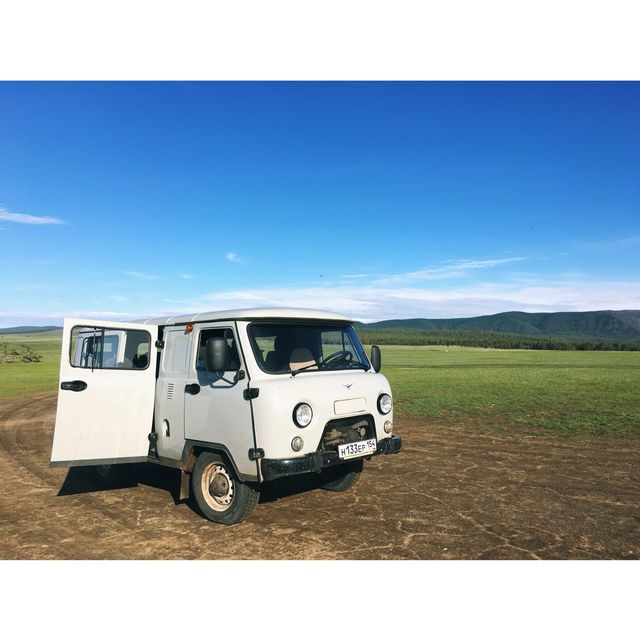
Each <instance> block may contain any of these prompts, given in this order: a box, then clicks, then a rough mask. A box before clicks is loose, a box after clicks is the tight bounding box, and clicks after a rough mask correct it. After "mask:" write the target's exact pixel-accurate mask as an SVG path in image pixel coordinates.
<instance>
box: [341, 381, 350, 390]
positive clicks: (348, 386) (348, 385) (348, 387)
mask: <svg viewBox="0 0 640 640" xmlns="http://www.w3.org/2000/svg"><path fill="white" fill-rule="evenodd" d="M342 386H343V387H347V389H351V387H353V382H352V383H351V384H343V385H342Z"/></svg>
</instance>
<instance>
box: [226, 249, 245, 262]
mask: <svg viewBox="0 0 640 640" xmlns="http://www.w3.org/2000/svg"><path fill="white" fill-rule="evenodd" d="M224 257H225V258H226V259H227V260H228V261H229V262H233V263H234V264H244V263H245V262H246V261H245V259H244V258H243V257H242V256H240V255H238V254H237V253H236V252H235V251H227V253H225V254H224Z"/></svg>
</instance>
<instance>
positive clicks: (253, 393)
mask: <svg viewBox="0 0 640 640" xmlns="http://www.w3.org/2000/svg"><path fill="white" fill-rule="evenodd" d="M259 394H260V389H257V388H256V387H252V388H250V389H245V390H244V391H243V392H242V397H243V398H244V399H245V400H253V399H254V398H257V397H258V395H259Z"/></svg>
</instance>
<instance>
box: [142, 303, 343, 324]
mask: <svg viewBox="0 0 640 640" xmlns="http://www.w3.org/2000/svg"><path fill="white" fill-rule="evenodd" d="M258 319H259V320H265V319H268V320H283V319H287V320H292V319H298V320H333V321H339V322H353V320H351V319H350V318H347V317H345V316H341V315H339V314H337V313H331V312H329V311H318V310H317V309H288V308H285V307H274V308H269V307H265V308H260V309H231V310H229V311H205V312H203V313H190V314H186V315H181V316H167V317H165V318H149V319H147V320H143V321H142V323H143V324H154V325H162V326H165V325H170V324H190V323H192V322H213V321H217V320H258Z"/></svg>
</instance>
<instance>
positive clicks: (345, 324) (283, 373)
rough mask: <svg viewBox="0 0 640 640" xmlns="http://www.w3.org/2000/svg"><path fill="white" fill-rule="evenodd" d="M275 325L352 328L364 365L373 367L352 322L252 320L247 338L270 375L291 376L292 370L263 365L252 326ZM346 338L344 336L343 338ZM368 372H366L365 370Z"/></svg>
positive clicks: (258, 363)
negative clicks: (277, 369) (273, 368)
mask: <svg viewBox="0 0 640 640" xmlns="http://www.w3.org/2000/svg"><path fill="white" fill-rule="evenodd" d="M265 325H266V326H273V325H280V326H285V325H291V326H296V327H305V326H306V327H314V326H316V327H317V326H322V327H325V326H326V327H335V328H336V330H341V331H343V332H344V330H346V329H351V330H352V331H353V333H354V335H355V337H356V339H357V345H356V344H354V348H355V349H356V351H359V350H361V353H359V354H358V355H359V357H360V358H364V361H363V362H362V364H363V365H367V371H369V369H371V362H370V361H369V357H368V356H367V353H366V351H365V350H364V347H363V346H362V342H361V341H360V337H359V336H358V334H357V333H356V330H355V327H354V326H353V323H350V322H341V321H331V320H319V319H318V320H306V321H305V320H297V319H296V320H290V321H289V320H266V321H255V322H250V323H249V324H248V325H247V327H246V331H247V339H248V340H249V344H250V346H251V351H252V353H253V358H254V360H255V361H256V364H257V365H258V367H259V368H260V370H261V371H263V372H264V373H266V374H267V375H270V376H290V375H292V373H293V372H292V371H269V370H268V369H265V368H264V366H263V361H262V357H261V356H260V353H259V351H260V349H259V347H258V342H257V340H256V339H255V337H254V336H253V335H252V334H251V328H252V327H254V326H265ZM343 339H344V338H343ZM358 370H360V371H363V372H365V371H364V369H355V368H348V367H345V368H344V369H318V370H317V371H316V370H315V369H314V370H310V371H311V373H328V372H333V373H335V372H336V371H352V372H353V371H358ZM365 373H366V372H365Z"/></svg>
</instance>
